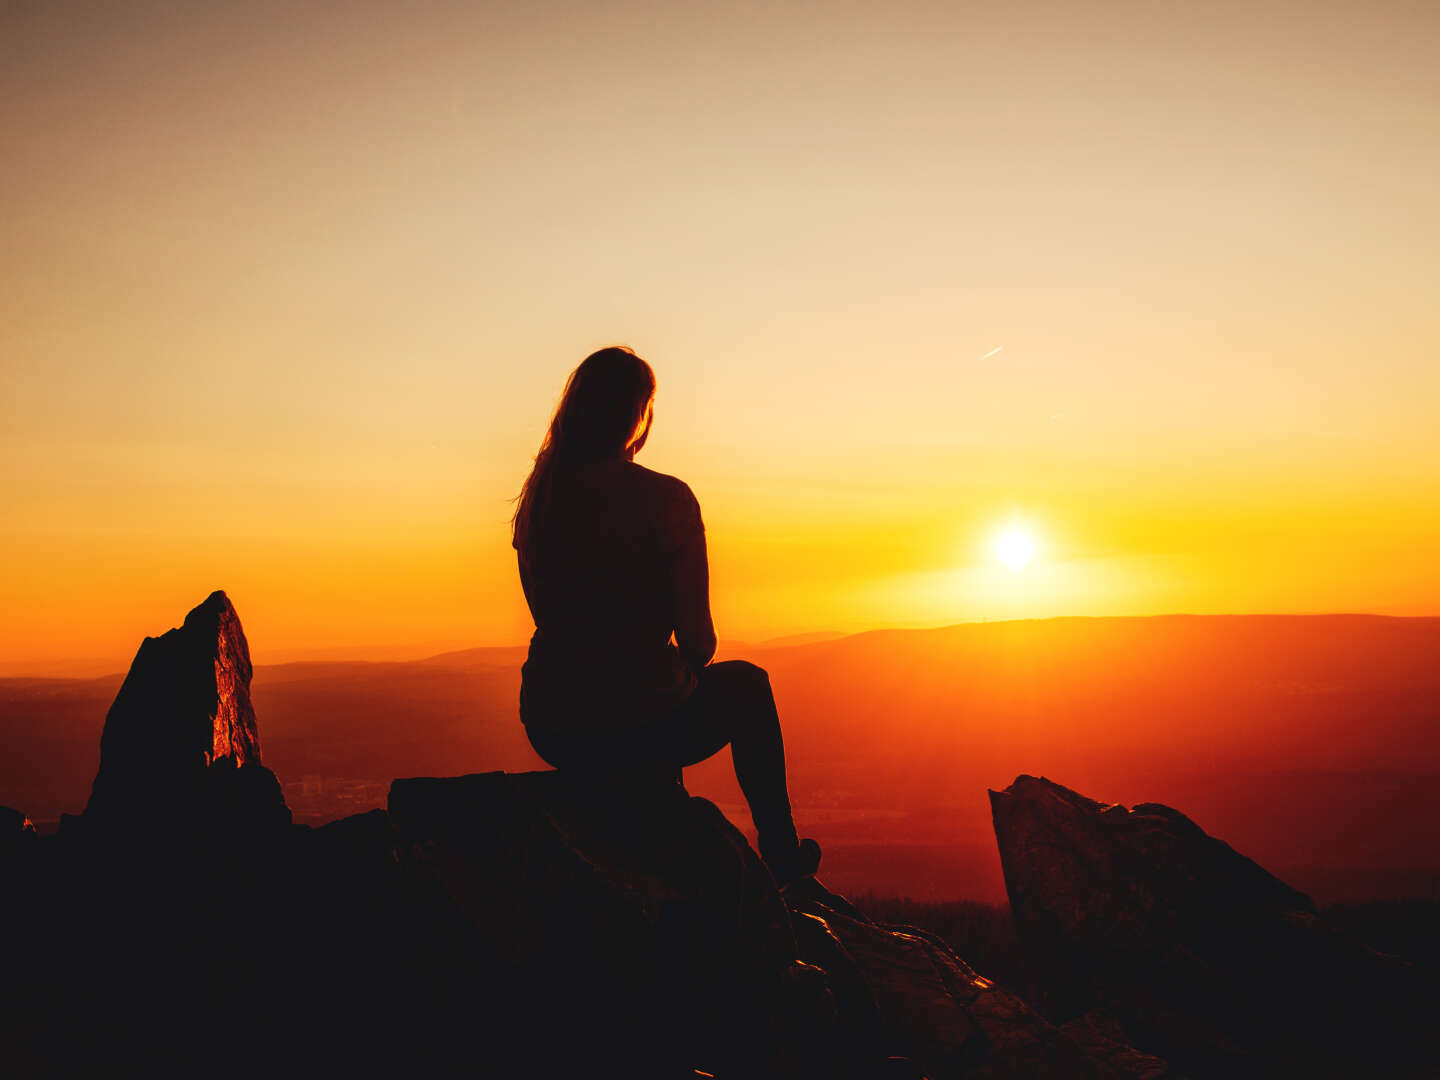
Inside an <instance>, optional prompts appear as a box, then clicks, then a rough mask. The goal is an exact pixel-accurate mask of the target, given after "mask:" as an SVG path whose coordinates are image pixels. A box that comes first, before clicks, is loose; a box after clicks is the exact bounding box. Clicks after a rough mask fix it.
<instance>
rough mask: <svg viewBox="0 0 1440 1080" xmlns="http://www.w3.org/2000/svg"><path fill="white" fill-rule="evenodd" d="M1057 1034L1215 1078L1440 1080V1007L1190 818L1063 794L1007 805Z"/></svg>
mask: <svg viewBox="0 0 1440 1080" xmlns="http://www.w3.org/2000/svg"><path fill="white" fill-rule="evenodd" d="M990 800H991V808H992V812H993V815H994V822H995V835H996V838H997V840H998V841H999V845H1000V860H1001V864H1002V867H1003V869H1004V873H1005V885H1006V889H1007V891H1008V892H1009V895H1010V905H1011V909H1012V912H1013V915H1014V918H1015V925H1016V930H1017V931H1018V933H1019V935H1020V937H1021V940H1022V942H1023V944H1024V946H1025V950H1026V955H1027V958H1028V960H1029V963H1030V967H1031V970H1032V973H1033V975H1034V978H1035V981H1036V987H1035V989H1036V993H1035V994H1033V995H1032V1000H1035V1001H1036V1002H1037V1003H1038V1004H1039V1005H1040V1006H1041V1007H1042V1009H1043V1010H1044V1012H1045V1013H1046V1014H1047V1016H1048V1017H1049V1018H1050V1019H1052V1020H1055V1021H1056V1022H1060V1023H1062V1024H1063V1026H1064V1028H1065V1030H1067V1031H1070V1032H1071V1033H1072V1034H1074V1035H1076V1037H1077V1038H1082V1039H1083V1038H1084V1037H1086V1033H1087V1032H1099V1033H1102V1034H1105V1033H1108V1035H1109V1036H1110V1037H1112V1038H1117V1039H1121V1040H1124V1041H1126V1042H1130V1043H1133V1044H1134V1045H1135V1046H1138V1047H1142V1048H1144V1049H1145V1050H1148V1051H1151V1052H1154V1053H1157V1054H1160V1055H1162V1056H1164V1057H1165V1058H1167V1059H1169V1060H1171V1061H1172V1062H1174V1063H1175V1064H1176V1065H1177V1066H1179V1067H1181V1068H1183V1069H1186V1070H1187V1071H1190V1072H1193V1073H1194V1074H1196V1075H1199V1076H1216V1077H1231V1076H1257V1077H1258V1076H1276V1075H1339V1074H1344V1073H1353V1074H1355V1075H1387V1076H1399V1075H1428V1074H1429V1073H1428V1069H1429V1068H1431V1067H1433V1052H1434V1048H1433V1047H1427V1046H1423V1045H1420V1044H1419V1042H1418V1039H1419V1038H1420V1036H1421V1034H1422V1033H1423V1032H1425V1031H1426V1029H1427V1027H1428V1026H1429V1021H1428V1020H1427V1019H1426V1017H1427V1016H1430V1018H1431V1019H1433V1014H1431V1012H1430V1010H1432V1009H1433V1008H1434V1001H1435V999H1434V996H1433V991H1431V990H1429V989H1428V988H1424V987H1421V986H1420V985H1419V984H1418V979H1416V977H1415V975H1414V972H1413V969H1412V968H1411V967H1410V966H1409V965H1408V964H1405V963H1403V962H1402V961H1399V960H1396V959H1394V958H1392V957H1386V956H1382V955H1379V954H1377V953H1374V952H1373V951H1371V950H1369V949H1368V948H1366V947H1365V946H1364V945H1362V944H1360V943H1358V942H1355V941H1353V940H1350V939H1347V938H1346V937H1344V936H1343V935H1341V934H1339V933H1337V932H1335V931H1334V930H1332V929H1331V928H1330V927H1328V926H1327V925H1326V924H1325V923H1324V921H1323V920H1322V919H1320V918H1319V916H1318V915H1317V914H1316V911H1315V906H1314V904H1313V903H1312V902H1311V901H1310V898H1309V897H1307V896H1305V895H1304V894H1303V893H1301V892H1299V891H1297V890H1295V889H1293V888H1291V887H1290V886H1288V885H1286V884H1285V883H1284V882H1283V881H1280V880H1279V879H1278V878H1275V877H1274V876H1272V875H1271V874H1269V873H1267V872H1266V871H1265V870H1264V869H1263V868H1261V867H1260V866H1259V865H1257V864H1256V863H1254V862H1253V861H1251V860H1250V859H1247V858H1245V857H1244V856H1243V855H1241V854H1239V853H1238V852H1236V851H1235V850H1234V849H1232V848H1231V847H1230V846H1229V845H1227V844H1225V843H1224V842H1222V841H1220V840H1217V839H1216V838H1214V837H1212V836H1209V835H1207V834H1206V833H1205V832H1204V831H1203V830H1202V829H1201V828H1200V827H1199V826H1197V825H1196V824H1195V823H1194V822H1192V821H1191V820H1190V819H1189V818H1187V817H1185V815H1184V814H1182V813H1180V812H1179V811H1177V810H1172V809H1171V808H1169V807H1167V806H1161V805H1159V804H1156V803H1144V804H1140V805H1137V806H1135V807H1134V808H1133V809H1127V808H1125V807H1124V806H1120V805H1107V804H1104V803H1099V802H1096V801H1095V800H1093V799H1089V798H1086V797H1085V796H1083V795H1079V794H1077V793H1076V792H1074V791H1071V790H1069V789H1068V788H1064V787H1061V786H1060V785H1059V784H1055V783H1053V782H1051V781H1049V780H1046V779H1043V778H1041V779H1036V778H1035V777H1031V776H1021V777H1019V778H1018V779H1017V780H1016V781H1015V782H1014V783H1013V784H1012V785H1011V786H1010V787H1008V788H1006V789H1005V790H1004V791H1000V792H996V791H992V792H991V793H990Z"/></svg>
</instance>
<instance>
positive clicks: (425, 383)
mask: <svg viewBox="0 0 1440 1080" xmlns="http://www.w3.org/2000/svg"><path fill="white" fill-rule="evenodd" d="M1437 49H1440V5H1437V4H1432V3H1403V4H1402V3H1387V2H1367V3H1358V2H1349V3H1326V2H1305V3H1301V2H1299V0H1290V2H1285V3H1264V2H1255V0H1250V2H1245V3H1207V4H1180V3H1170V2H1153V0H1152V2H1146V3H1124V2H1105V3H1080V2H1065V3H1048V4H1037V3H1028V2H1023V0H1022V2H1014V3H986V4H968V5H967V4H962V3H954V2H948V0H947V2H926V3H921V2H912V0H892V2H887V3H884V4H879V3H871V4H859V3H852V4H839V3H836V4H806V5H797V4H785V3H756V4H746V3H734V2H731V3H726V4H704V5H691V4H673V3H664V4H662V3H653V4H643V3H626V4H588V5H577V4H546V3H526V4H512V5H503V6H500V5H494V6H487V5H481V4H460V3H453V4H433V3H425V2H423V0H421V2H416V3H406V4H394V3H383V4H382V3H357V2H349V3H334V4H328V3H306V4H295V3H293V2H288V0H287V2H285V3H270V2H255V3H247V4H235V3H224V4H222V3H214V4H205V3H174V4H150V3H145V2H137V3H124V4H122V3H111V4H98V3H80V2H76V3H69V2H63V0H57V2H41V0H13V2H5V3H3V4H0V162H3V168H0V207H3V212H0V454H3V462H4V465H3V470H0V565H3V567H4V571H3V574H0V674H15V673H18V672H21V671H31V670H34V671H41V670H57V671H58V670H62V669H63V670H68V668H66V666H65V665H66V663H68V662H69V661H71V660H77V659H78V660H83V661H85V662H86V663H91V664H98V665H99V667H98V670H122V669H123V668H124V666H125V665H126V663H128V661H129V659H130V657H131V656H132V655H133V653H134V651H135V648H136V647H137V645H138V644H139V641H140V639H141V637H143V636H144V635H145V634H154V633H158V632H160V631H163V630H164V629H165V628H167V627H169V626H172V625H175V624H176V623H178V621H179V620H180V618H181V617H182V616H183V615H184V613H185V611H186V610H188V609H189V608H190V607H191V606H193V605H194V604H196V603H198V602H199V601H200V600H202V599H203V598H204V597H205V595H206V594H207V593H209V592H210V591H211V590H212V589H216V588H223V589H225V590H226V591H227V592H228V593H229V594H230V596H231V598H232V599H233V600H234V602H235V604H236V607H237V609H238V610H239V612H240V615H241V618H242V620H243V621H244V624H245V628H246V631H247V633H248V635H249V637H250V641H251V645H252V651H253V653H254V655H255V658H256V659H257V660H259V661H261V662H265V661H267V660H280V659H286V658H291V657H296V656H301V655H310V654H312V653H318V652H321V651H324V650H329V649H336V650H350V651H351V652H353V654H355V655H374V656H377V657H378V656H381V655H386V656H390V655H394V656H400V655H423V654H425V653H427V652H436V651H440V650H442V649H446V648H459V647H465V646H470V645H481V644H509V643H520V642H523V641H524V640H525V639H526V638H527V637H528V634H529V631H530V628H531V623H530V619H529V615H528V613H527V611H526V609H525V606H524V601H523V598H522V596H521V593H520V589H519V584H518V581H517V578H516V572H515V564H514V556H513V552H512V550H511V548H510V541H509V532H508V519H509V515H510V513H511V511H512V509H513V507H512V504H511V502H510V499H511V498H512V497H513V496H514V495H515V494H516V492H517V490H518V488H519V485H520V483H521V481H522V480H523V479H524V476H525V473H526V471H527V470H528V467H529V464H530V459H531V457H532V455H533V454H534V452H535V450H536V448H537V446H538V444H539V441H540V438H541V435H542V433H543V430H544V427H545V425H546V423H547V422H548V420H549V416H550V412H551V409H552V408H553V406H554V403H555V401H556V398H557V396H558V394H559V391H560V389H561V386H562V385H563V382H564V379H565V376H566V375H567V374H568V372H569V371H570V369H571V368H573V367H574V365H575V364H576V363H578V362H579V360H580V359H581V358H583V356H584V355H585V354H586V353H587V352H589V351H590V350H592V349H594V348H596V347H598V346H601V345H605V344H609V343H612V342H623V343H626V344H629V345H630V346H632V347H633V348H634V349H636V351H638V352H639V353H640V354H641V355H642V356H644V357H645V358H647V359H648V360H649V361H650V362H651V363H652V364H653V366H654V367H655V369H656V373H657V376H658V379H659V392H658V397H657V402H656V423H655V428H654V431H653V434H652V436H651V438H650V440H649V442H648V444H647V446H646V447H645V449H644V452H643V454H642V455H641V457H640V458H639V459H638V460H639V461H640V463H641V464H644V465H647V466H649V467H650V468H653V469H657V470H659V471H662V472H667V473H672V474H675V475H678V476H680V477H682V478H683V479H685V480H686V481H687V482H689V484H690V485H691V487H692V488H693V489H694V491H695V492H696V494H697V495H698V496H699V499H700V502H701V505H702V507H703V510H704V515H705V521H706V525H707V528H708V531H709V542H710V552H711V563H712V588H713V606H714V609H715V615H716V621H717V626H718V629H719V631H720V634H721V636H722V638H728V639H732V640H733V639H740V640H752V641H758V640H760V639H763V638H768V637H773V636H777V635H782V634H789V633H797V632H803V631H812V630H840V631H847V630H861V629H868V628H872V627H881V626H927V625H941V624H947V623H955V622H961V621H966V620H973V619H984V618H1013V617H1030V616H1048V615H1058V614H1094V615H1102V614H1151V613H1158V612H1177V611H1191V612H1260V611H1277V612H1279V611H1283V612H1315V611H1369V612H1382V613H1392V614H1440V559H1437V554H1440V422H1437V412H1440V295H1437V282H1440V197H1437V195H1436V190H1437V187H1436V185H1437V179H1436V178H1437V176H1440V64H1437V63H1436V62H1435V60H1436V55H1437ZM1005 529H1021V530H1023V531H1024V532H1025V534H1026V535H1027V536H1029V537H1030V538H1031V539H1032V540H1033V542H1034V545H1035V553H1034V556H1033V558H1032V559H1031V560H1030V561H1029V563H1028V564H1027V565H1025V566H1024V567H1023V568H1020V569H1012V568H1011V567H1009V566H1007V565H1005V563H1004V562H1003V561H1002V560H1001V559H999V558H998V557H997V553H996V551H995V547H994V544H995V538H996V536H997V535H998V534H999V533H1001V532H1002V531H1003V530H1005ZM75 670H79V668H76V669H75Z"/></svg>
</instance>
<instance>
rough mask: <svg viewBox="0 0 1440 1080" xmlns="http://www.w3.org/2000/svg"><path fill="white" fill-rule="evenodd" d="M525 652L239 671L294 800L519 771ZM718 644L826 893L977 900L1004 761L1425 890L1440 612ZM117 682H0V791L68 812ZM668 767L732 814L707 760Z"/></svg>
mask: <svg viewBox="0 0 1440 1080" xmlns="http://www.w3.org/2000/svg"><path fill="white" fill-rule="evenodd" d="M524 654H525V649H524V647H523V646H512V647H482V648H476V649H466V650H458V651H454V652H448V653H441V654H438V655H435V656H431V657H427V658H424V659H421V660H410V661H368V662H366V661H353V660H352V661H323V660H311V661H296V662H291V663H287V664H272V665H257V666H256V669H255V679H254V688H253V695H254V701H255V707H256V710H257V714H258V715H259V717H260V719H261V723H262V724H263V726H264V730H265V732H266V755H267V761H270V762H273V763H274V767H275V769H276V772H277V773H278V774H279V775H280V776H281V777H282V778H283V779H284V780H285V781H286V783H287V785H289V786H287V792H286V797H287V799H288V800H289V802H290V805H291V806H292V808H294V809H295V812H296V814H297V817H299V818H300V819H301V820H312V821H313V820H327V819H328V818H330V817H334V816H337V815H339V814H341V813H342V812H343V813H350V812H354V811H355V810H360V809H366V808H368V805H379V804H380V801H381V800H383V795H384V787H383V785H384V784H386V783H388V781H389V779H390V778H392V777H393V776H396V775H407V774H408V775H453V774H455V773H457V772H480V771H486V770H489V769H497V768H499V769H507V770H511V771H522V770H525V769H533V768H539V767H540V765H541V763H540V762H539V760H538V758H536V757H535V755H534V754H533V752H532V751H531V749H530V747H529V745H528V743H527V742H526V740H525V737H524V732H523V729H522V728H521V725H520V723H519V720H518V711H517V701H518V693H519V666H520V663H521V661H522V660H523V658H524ZM721 655H722V656H724V655H740V656H745V657H748V658H750V659H752V660H755V661H756V662H757V663H760V664H762V665H763V666H765V667H766V668H767V669H768V670H769V671H770V674H771V681H772V684H773V685H774V687H775V692H776V696H777V700H778V702H779V704H780V709H781V716H782V719H783V721H784V725H785V736H786V746H787V752H788V758H789V767H790V774H791V784H792V788H793V791H794V796H795V803H796V806H797V809H798V812H799V814H800V816H801V817H802V819H803V820H805V821H808V822H810V823H811V824H812V825H813V831H814V832H815V834H816V835H818V836H819V837H820V839H821V840H822V842H824V843H825V844H826V847H827V852H828V853H829V854H828V855H827V859H829V862H830V865H831V866H832V867H833V868H834V869H833V870H832V876H833V875H838V877H837V878H836V880H837V881H838V882H839V884H840V885H841V886H842V887H845V888H849V889H867V888H873V889H874V890H876V891H887V892H888V891H894V892H908V893H910V894H911V895H916V896H925V897H931V898H946V897H955V896H967V897H975V898H989V899H998V898H999V895H1000V893H1001V889H1000V875H999V866H998V862H997V860H996V859H995V856H994V854H993V844H992V843H991V841H990V836H989V832H990V830H989V826H988V807H986V806H985V805H984V802H983V799H981V798H979V797H978V796H976V795H975V794H974V793H975V792H977V791H983V790H984V789H985V788H986V787H994V786H997V785H1002V784H1004V783H1006V782H1008V780H1009V779H1010V778H1011V777H1013V776H1015V775H1017V774H1019V773H1021V772H1025V771H1030V772H1041V771H1043V772H1045V773H1047V774H1049V775H1056V776H1065V777H1067V778H1068V779H1070V780H1071V781H1072V782H1073V783H1075V784H1076V785H1078V786H1080V787H1081V788H1082V789H1093V790H1103V791H1107V792H1110V793H1112V797H1114V798H1117V799H1121V800H1124V801H1129V802H1145V801H1162V802H1164V801H1168V802H1171V803H1174V804H1180V805H1184V806H1186V807H1187V810H1188V811H1189V812H1190V813H1191V814H1192V815H1193V816H1194V817H1195V818H1196V820H1197V821H1199V822H1200V823H1201V824H1202V825H1203V826H1204V827H1205V828H1206V829H1208V830H1210V831H1212V832H1216V833H1218V834H1220V835H1224V836H1227V837H1232V838H1234V839H1235V841H1236V842H1237V843H1240V844H1242V845H1243V846H1244V847H1245V849H1246V850H1247V851H1251V852H1253V853H1254V854H1255V856H1256V857H1257V858H1259V859H1261V860H1262V861H1263V862H1264V863H1265V865H1267V866H1272V867H1274V868H1275V869H1276V870H1277V871H1278V872H1281V873H1283V874H1284V875H1285V876H1286V878H1287V880H1292V879H1293V880H1295V882H1296V884H1297V885H1299V886H1300V887H1302V888H1306V889H1308V890H1309V891H1311V892H1313V893H1315V895H1316V896H1317V897H1318V898H1320V899H1321V900H1329V899H1334V898H1344V897H1350V896H1354V897H1357V898H1358V897H1361V896H1367V895H1390V894H1395V893H1411V894H1413V893H1416V892H1420V893H1424V894H1429V893H1430V892H1431V891H1432V890H1434V889H1436V888H1437V887H1440V873H1437V872H1436V871H1437V866H1436V865H1435V864H1437V863H1440V858H1437V857H1435V856H1434V854H1433V853H1434V852H1437V851H1440V618H1435V617H1399V616H1375V615H1169V616H1150V617H1133V618H1131V617H1099V618H1084V617H1064V618H1057V619H1046V620H1026V621H1015V622H989V623H962V624H957V625H954V626H950V627H944V628H938V629H919V630H916V629H886V630H874V631H868V632H864V633H860V634H854V635H847V636H838V637H826V638H824V639H822V640H801V641H798V642H797V641H794V640H793V639H780V640H779V641H776V642H771V643H766V644H761V645H754V646H742V645H739V644H731V643H726V644H725V645H723V646H722V654H721ZM119 681H120V676H119V675H118V674H117V675H114V676H110V677H106V678H96V679H79V680H75V679H24V678H10V679H0V803H5V804H9V805H16V806H23V807H25V808H26V810H27V812H29V813H30V814H31V815H32V816H33V817H34V818H35V819H36V820H37V821H41V822H43V821H44V820H46V819H52V820H53V819H54V818H57V817H58V815H59V813H60V812H62V811H71V812H73V811H75V810H77V809H79V807H80V806H82V805H83V804H84V800H85V797H86V795H87V793H88V785H89V781H90V778H91V777H92V776H93V775H94V773H95V768H96V763H97V760H98V749H99V733H100V727H101V724H102V722H103V719H104V715H105V710H106V708H107V707H108V706H109V703H110V701H111V700H112V699H113V698H114V696H115V693H116V690H117V689H118V686H119ZM686 782H687V785H688V786H690V787H691V788H692V790H696V791H698V792H701V793H703V794H706V795H708V796H710V797H711V798H713V799H715V800H716V801H717V802H718V803H720V804H721V805H722V806H723V807H724V808H725V809H726V811H727V813H729V814H731V816H732V817H734V818H735V819H736V820H737V821H739V822H741V823H742V824H744V823H745V821H746V818H745V815H744V810H743V801H742V800H741V798H740V795H739V792H738V790H736V788H735V786H734V781H733V777H731V775H730V762H729V758H728V755H726V754H723V753H722V754H720V755H717V757H716V758H715V759H712V761H710V762H707V763H705V764H703V765H702V766H700V767H698V768H696V769H693V770H689V771H687V779H686ZM937 853H938V856H939V857H937Z"/></svg>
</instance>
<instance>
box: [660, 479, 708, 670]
mask: <svg viewBox="0 0 1440 1080" xmlns="http://www.w3.org/2000/svg"><path fill="white" fill-rule="evenodd" d="M683 503H684V505H683V512H682V514H681V529H680V536H679V540H680V543H679V546H678V548H677V549H676V551H675V556H674V558H673V559H672V561H671V563H670V573H671V584H672V586H673V588H674V592H675V644H676V645H677V646H678V647H679V649H680V655H681V656H682V657H684V659H685V662H686V663H687V664H689V665H690V666H691V668H693V669H694V670H696V671H699V670H700V669H701V668H703V667H704V666H705V665H706V664H708V663H710V661H711V660H712V659H713V658H714V656H715V623H714V621H713V620H712V619H711V617H710V563H709V559H708V558H707V555H706V551H705V523H704V522H703V521H702V520H701V518H700V503H699V502H698V501H697V500H696V498H695V495H694V493H692V492H691V491H690V489H689V488H688V487H687V488H685V499H684V500H683Z"/></svg>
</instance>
